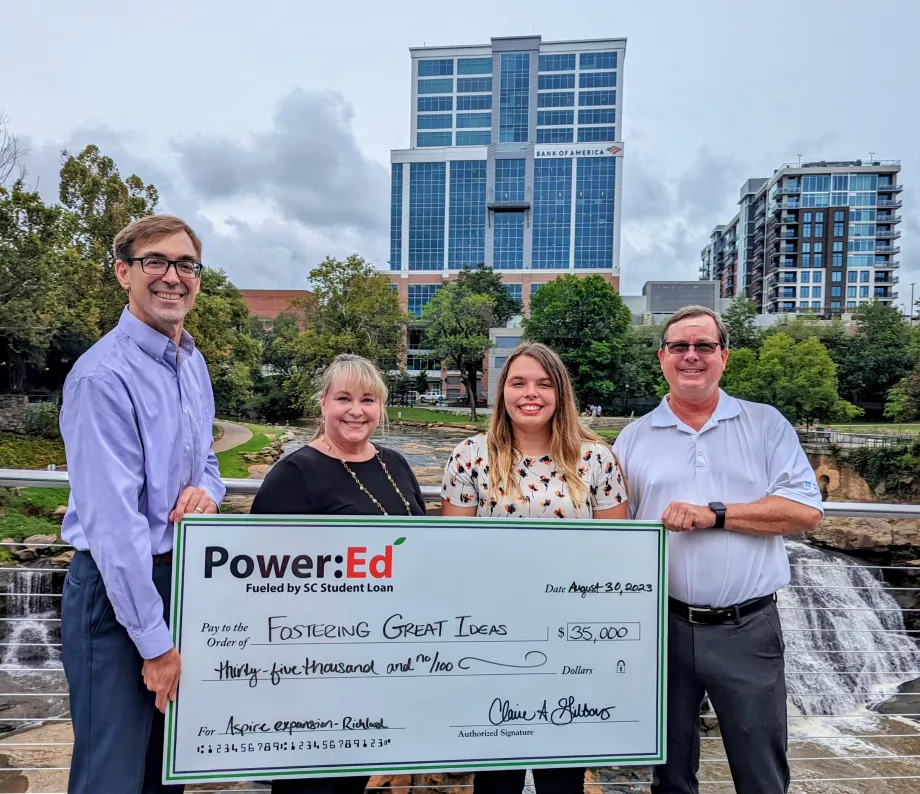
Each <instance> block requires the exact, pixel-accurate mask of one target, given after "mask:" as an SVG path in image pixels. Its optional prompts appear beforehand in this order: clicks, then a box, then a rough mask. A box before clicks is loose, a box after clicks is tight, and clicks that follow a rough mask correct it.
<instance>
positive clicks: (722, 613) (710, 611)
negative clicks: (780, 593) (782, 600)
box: [668, 593, 776, 626]
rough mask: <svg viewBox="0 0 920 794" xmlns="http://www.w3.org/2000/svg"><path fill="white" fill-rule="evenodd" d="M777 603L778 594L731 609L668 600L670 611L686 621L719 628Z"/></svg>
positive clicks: (731, 607) (672, 599)
mask: <svg viewBox="0 0 920 794" xmlns="http://www.w3.org/2000/svg"><path fill="white" fill-rule="evenodd" d="M774 601H776V593H771V594H770V595H768V596H763V598H755V599H754V600H753V601H745V602H744V603H743V604H735V605H733V606H730V607H718V608H714V607H695V606H692V605H691V604H685V603H684V602H683V601H678V600H677V599H676V598H668V611H670V612H673V613H674V614H675V615H679V616H680V617H682V618H683V619H684V620H688V621H690V622H691V623H699V624H701V625H704V626H718V625H719V624H721V623H727V622H728V621H729V620H740V619H741V618H743V617H745V616H746V615H750V614H751V613H753V612H757V611H758V610H760V609H763V608H764V607H766V606H769V605H770V604H772V603H773V602H774Z"/></svg>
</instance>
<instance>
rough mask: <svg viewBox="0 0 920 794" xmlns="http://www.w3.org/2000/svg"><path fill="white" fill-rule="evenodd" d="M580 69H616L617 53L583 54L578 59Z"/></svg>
mask: <svg viewBox="0 0 920 794" xmlns="http://www.w3.org/2000/svg"><path fill="white" fill-rule="evenodd" d="M578 66H579V68H580V69H582V70H585V69H616V68H617V54H616V53H615V52H583V53H581V54H580V55H579V57H578Z"/></svg>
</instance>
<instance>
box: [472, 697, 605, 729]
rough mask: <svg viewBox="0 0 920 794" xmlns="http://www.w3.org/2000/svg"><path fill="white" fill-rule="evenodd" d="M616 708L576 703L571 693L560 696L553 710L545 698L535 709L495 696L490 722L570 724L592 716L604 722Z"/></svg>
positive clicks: (490, 712) (493, 723)
mask: <svg viewBox="0 0 920 794" xmlns="http://www.w3.org/2000/svg"><path fill="white" fill-rule="evenodd" d="M615 708H616V706H592V705H590V704H588V703H576V702H575V698H574V697H573V696H571V695H569V696H568V697H561V698H559V701H558V703H557V705H556V708H554V709H552V711H550V707H549V706H548V705H547V702H546V701H545V700H544V701H543V704H542V705H541V706H538V707H537V708H535V709H526V708H521V706H520V705H518V704H517V703H515V704H514V705H513V706H512V705H511V701H510V700H503V699H502V698H495V700H493V701H492V705H491V706H489V722H490V723H491V724H492V725H505V724H506V723H509V722H548V723H552V724H553V725H568V724H570V723H572V722H575V721H576V720H590V719H592V718H593V719H599V720H600V721H602V722H603V721H606V720H609V719H610V712H611V711H612V710H613V709H615Z"/></svg>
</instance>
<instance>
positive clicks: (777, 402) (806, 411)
mask: <svg viewBox="0 0 920 794" xmlns="http://www.w3.org/2000/svg"><path fill="white" fill-rule="evenodd" d="M732 359H734V361H733V360H732ZM728 361H729V363H728V366H727V367H726V371H725V375H724V376H723V380H722V386H723V388H724V389H725V391H726V392H728V393H729V394H732V395H733V396H735V397H738V398H739V399H746V400H755V401H757V402H765V403H768V404H770V405H772V406H774V407H775V408H776V409H777V410H778V411H780V413H782V414H783V416H785V417H786V418H787V419H788V420H789V421H790V422H792V423H793V424H799V423H802V422H805V423H809V422H813V421H820V422H829V421H847V420H850V419H853V418H854V417H856V416H858V415H859V414H860V413H861V411H860V409H859V408H857V407H856V406H855V405H852V404H850V403H848V402H847V401H846V400H842V399H841V398H840V396H839V395H838V394H837V368H836V365H835V364H834V362H833V361H832V360H831V357H830V355H829V354H828V352H827V348H825V347H824V345H822V344H821V342H819V341H818V340H817V339H815V338H813V337H812V338H810V339H806V340H804V341H802V342H796V341H795V340H794V339H793V338H792V337H791V336H787V335H786V334H772V335H770V336H768V337H767V338H766V339H764V342H763V346H762V347H761V349H760V353H759V355H756V357H755V354H754V352H753V351H751V350H747V349H744V348H742V349H740V350H735V351H733V352H732V353H730V354H729V358H728Z"/></svg>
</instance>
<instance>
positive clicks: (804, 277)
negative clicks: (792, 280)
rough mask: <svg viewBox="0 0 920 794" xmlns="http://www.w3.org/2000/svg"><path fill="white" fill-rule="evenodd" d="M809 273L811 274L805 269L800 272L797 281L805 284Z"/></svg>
mask: <svg viewBox="0 0 920 794" xmlns="http://www.w3.org/2000/svg"><path fill="white" fill-rule="evenodd" d="M810 275H811V274H810V273H808V272H807V271H806V272H804V273H801V274H800V277H799V281H800V282H801V283H802V284H807V283H808V281H809V278H810Z"/></svg>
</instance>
